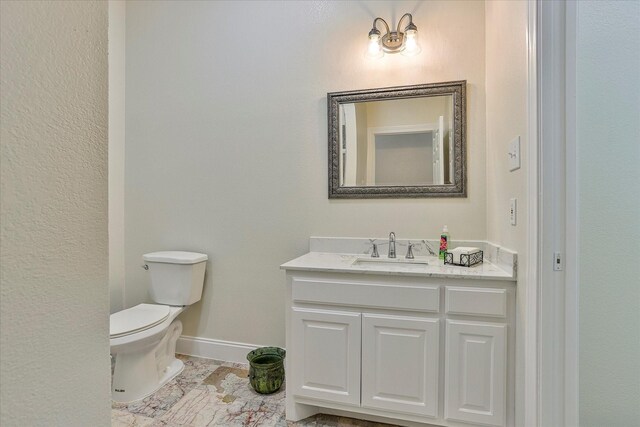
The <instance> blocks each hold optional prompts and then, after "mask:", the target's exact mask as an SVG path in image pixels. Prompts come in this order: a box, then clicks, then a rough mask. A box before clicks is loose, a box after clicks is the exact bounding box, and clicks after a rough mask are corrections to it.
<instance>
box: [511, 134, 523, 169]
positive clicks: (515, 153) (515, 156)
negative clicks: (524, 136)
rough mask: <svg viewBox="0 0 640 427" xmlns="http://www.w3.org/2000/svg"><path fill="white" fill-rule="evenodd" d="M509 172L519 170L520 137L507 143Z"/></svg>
mask: <svg viewBox="0 0 640 427" xmlns="http://www.w3.org/2000/svg"><path fill="white" fill-rule="evenodd" d="M508 156H509V170H510V171H511V172H513V171H514V170H516V169H520V137H519V136H518V137H516V138H515V139H514V140H513V141H511V142H510V143H509V153H508Z"/></svg>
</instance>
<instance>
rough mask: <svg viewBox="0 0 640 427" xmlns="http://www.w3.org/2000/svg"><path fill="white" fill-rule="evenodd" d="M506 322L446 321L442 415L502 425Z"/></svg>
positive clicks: (453, 418)
mask: <svg viewBox="0 0 640 427" xmlns="http://www.w3.org/2000/svg"><path fill="white" fill-rule="evenodd" d="M506 333H507V325H502V324H496V323H482V322H465V321H457V320H447V333H446V342H447V345H446V351H445V360H446V363H447V366H446V372H445V404H444V416H445V418H446V419H448V420H456V421H465V422H470V423H478V424H485V425H493V426H503V425H504V424H505V416H506V414H505V411H506V393H505V388H506V381H507V375H506V374H507V346H506V339H507V338H506Z"/></svg>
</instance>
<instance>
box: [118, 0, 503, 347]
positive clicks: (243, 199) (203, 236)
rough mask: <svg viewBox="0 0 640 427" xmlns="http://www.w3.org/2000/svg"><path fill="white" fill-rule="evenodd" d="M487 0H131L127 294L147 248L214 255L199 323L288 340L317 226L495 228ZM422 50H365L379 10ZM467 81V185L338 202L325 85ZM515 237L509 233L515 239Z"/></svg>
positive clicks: (427, 231) (138, 295) (143, 296)
mask: <svg viewBox="0 0 640 427" xmlns="http://www.w3.org/2000/svg"><path fill="white" fill-rule="evenodd" d="M484 10H485V9H484V4H483V3H482V2H476V1H469V2H450V1H433V2H414V1H406V2H403V1H398V2H392V1H385V2H373V1H371V2H324V1H305V2H262V1H259V2H251V3H248V2H188V3H185V2H135V1H132V2H127V22H126V37H127V44H126V87H127V90H126V106H127V111H126V172H125V173H126V176H125V180H126V195H125V205H126V212H125V226H126V231H127V232H126V236H125V256H126V261H125V262H126V281H127V292H126V305H128V306H130V305H134V304H136V303H139V302H141V301H144V300H147V299H148V295H147V288H146V287H147V284H148V277H147V275H146V273H145V272H144V270H142V269H141V268H140V264H141V255H142V254H143V253H145V252H150V251H155V250H166V249H190V250H195V251H201V252H204V253H207V254H209V256H210V259H211V261H210V262H209V265H208V274H207V279H206V284H205V291H204V296H203V301H202V302H200V303H198V304H196V305H195V306H194V307H191V308H190V309H189V310H188V311H187V312H186V313H185V315H184V316H183V320H184V322H185V334H186V335H195V336H201V337H208V338H216V339H223V340H232V341H240V342H249V343H255V344H267V343H268V344H274V345H283V344H284V274H283V273H282V272H281V271H280V270H279V269H278V266H279V265H280V264H281V263H283V262H285V261H287V260H289V259H292V258H294V257H296V256H299V255H302V254H303V253H305V252H306V251H307V250H308V238H309V236H312V235H320V236H385V235H387V234H388V233H389V231H391V230H393V231H395V232H396V234H397V235H398V237H403V236H404V237H423V236H424V237H431V238H435V237H437V236H438V235H439V232H440V230H441V228H442V225H443V224H447V225H449V229H450V230H451V233H452V237H453V238H465V239H485V238H486V232H485V229H486V216H485V212H486V194H485V187H486V182H485V178H484V177H485V107H484V106H485V62H484V61H485V59H484V46H485V40H484ZM405 12H412V13H413V14H414V22H415V24H416V25H417V26H418V29H419V30H420V43H421V44H422V54H421V55H419V56H417V57H404V56H402V55H393V56H386V57H385V58H383V59H381V60H378V61H375V60H370V59H367V58H365V56H364V53H365V50H366V44H367V33H368V31H369V29H370V27H371V23H372V22H373V19H374V18H375V17H376V16H382V17H384V18H385V19H387V20H389V21H393V24H392V25H394V24H395V22H396V20H397V19H398V18H399V17H400V16H402V14H404V13H405ZM461 79H466V80H467V81H468V87H467V90H468V91H467V94H468V105H467V108H468V110H467V111H468V127H467V135H468V140H467V143H468V159H469V161H468V165H467V166H468V173H469V177H468V183H469V189H468V195H469V196H468V197H467V198H457V199H456V198H454V199H422V200H407V199H405V200H331V201H330V200H328V198H327V191H328V186H327V157H328V155H327V145H328V143H327V115H326V93H327V92H332V91H342V90H350V89H364V88H374V87H385V86H396V85H408V84H419V83H429V82H441V81H451V80H461ZM505 243H509V242H505Z"/></svg>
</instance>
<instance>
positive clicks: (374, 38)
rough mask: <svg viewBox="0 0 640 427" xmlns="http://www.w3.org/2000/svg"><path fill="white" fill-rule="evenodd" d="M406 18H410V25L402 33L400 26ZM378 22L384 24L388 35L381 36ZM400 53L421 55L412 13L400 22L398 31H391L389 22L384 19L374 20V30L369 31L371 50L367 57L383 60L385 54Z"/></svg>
mask: <svg viewBox="0 0 640 427" xmlns="http://www.w3.org/2000/svg"><path fill="white" fill-rule="evenodd" d="M405 18H409V24H408V25H407V26H406V27H404V32H402V31H400V24H402V21H404V19H405ZM378 21H381V22H382V23H383V24H384V27H385V29H386V33H385V34H384V35H382V36H381V35H380V30H378V29H377V28H376V24H377V23H378ZM385 52H386V53H399V52H402V54H403V55H408V56H413V55H417V54H418V53H420V45H418V28H417V27H416V26H415V25H414V24H413V17H412V16H411V14H410V13H405V14H404V15H402V18H400V20H399V21H398V27H397V28H396V31H391V30H390V29H389V25H388V24H387V21H385V20H384V19H382V18H376V19H374V20H373V28H372V29H371V31H369V49H368V51H367V55H368V56H369V57H372V58H381V57H382V56H383V55H384V53H385Z"/></svg>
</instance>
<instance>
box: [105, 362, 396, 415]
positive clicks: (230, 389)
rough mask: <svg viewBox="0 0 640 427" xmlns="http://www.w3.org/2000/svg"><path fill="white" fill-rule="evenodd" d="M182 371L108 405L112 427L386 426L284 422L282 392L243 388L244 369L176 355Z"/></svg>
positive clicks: (245, 373) (246, 367)
mask: <svg viewBox="0 0 640 427" xmlns="http://www.w3.org/2000/svg"><path fill="white" fill-rule="evenodd" d="M178 357H179V358H180V359H181V360H182V361H183V362H184V365H185V366H184V370H183V371H182V372H181V373H180V375H178V376H177V377H176V378H174V379H173V380H172V381H170V382H169V383H167V384H166V385H165V386H164V387H162V388H161V389H160V390H158V391H157V392H156V393H154V394H153V395H151V396H149V397H147V398H146V399H143V400H141V401H138V402H134V403H130V404H121V403H115V402H113V403H112V410H111V425H112V426H114V427H134V426H135V427H183V426H185V427H187V426H188V427H201V426H202V427H204V426H225V427H236V426H237V427H240V426H251V427H271V426H273V427H383V426H386V427H389V426H390V424H380V423H373V422H368V421H361V420H355V419H352V418H344V417H336V416H332V415H316V416H313V417H310V418H307V419H305V420H302V421H299V422H297V423H292V422H289V421H286V420H285V414H284V408H285V404H284V393H285V391H284V387H283V389H281V390H279V391H278V392H277V393H274V394H270V395H261V394H258V393H256V392H255V391H253V389H252V388H251V386H250V385H249V379H248V365H245V364H239V363H227V362H221V361H215V360H209V359H200V358H197V357H189V356H182V355H178Z"/></svg>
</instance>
